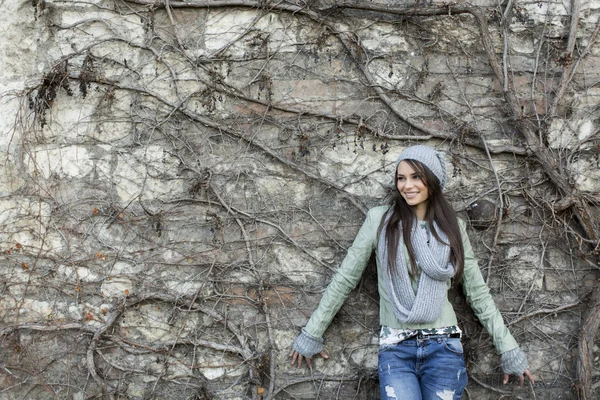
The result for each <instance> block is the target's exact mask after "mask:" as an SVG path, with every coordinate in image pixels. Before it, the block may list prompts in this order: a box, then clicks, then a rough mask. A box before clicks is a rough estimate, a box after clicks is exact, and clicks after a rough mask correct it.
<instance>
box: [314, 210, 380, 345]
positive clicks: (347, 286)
mask: <svg viewBox="0 0 600 400" xmlns="http://www.w3.org/2000/svg"><path fill="white" fill-rule="evenodd" d="M385 210H386V207H376V208H373V209H371V210H369V212H368V213H367V217H366V219H365V222H364V223H363V225H362V227H361V228H360V230H359V231H358V234H357V235H356V238H355V239H354V242H353V243H352V247H350V249H348V253H347V254H346V257H345V258H344V261H342V264H341V265H340V268H339V269H338V270H337V271H336V273H335V274H334V276H333V278H332V279H331V283H330V284H329V285H328V286H327V289H326V290H325V292H324V293H323V297H322V298H321V301H320V303H319V306H318V307H317V309H316V310H315V311H314V312H313V314H312V316H311V317H310V319H309V321H308V323H307V324H306V327H304V331H305V332H306V333H308V334H309V335H311V336H312V337H315V338H321V337H322V336H323V333H325V330H326V329H327V327H328V326H329V324H331V321H332V320H333V317H334V316H335V314H336V313H337V312H338V311H339V309H340V307H341V306H342V304H343V303H344V300H346V298H347V297H348V294H349V293H350V291H351V290H352V289H354V288H355V287H356V285H357V284H358V281H359V280H360V277H361V275H362V273H363V271H364V270H365V267H366V266H367V263H368V261H369V258H370V257H371V253H373V250H374V249H375V245H376V242H377V238H376V236H377V229H378V228H379V223H380V221H381V217H382V216H383V214H384V212H385Z"/></svg>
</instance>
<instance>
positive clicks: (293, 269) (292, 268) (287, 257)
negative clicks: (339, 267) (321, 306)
mask: <svg viewBox="0 0 600 400" xmlns="http://www.w3.org/2000/svg"><path fill="white" fill-rule="evenodd" d="M310 250H311V253H313V254H314V255H315V257H317V258H318V259H321V260H322V259H327V258H331V256H332V254H327V253H331V249H329V248H325V249H310ZM271 251H272V252H273V255H274V257H275V259H274V262H271V263H269V264H270V265H269V266H268V268H269V270H271V271H277V272H278V273H280V274H281V275H283V276H285V277H286V278H287V279H289V280H291V281H292V282H294V283H304V284H315V283H318V282H321V281H322V279H323V272H322V267H321V266H320V265H317V264H316V263H315V261H313V260H312V259H310V258H308V256H307V255H306V254H304V253H302V252H301V251H300V250H297V249H295V248H292V247H287V246H276V245H274V246H272V248H271Z"/></svg>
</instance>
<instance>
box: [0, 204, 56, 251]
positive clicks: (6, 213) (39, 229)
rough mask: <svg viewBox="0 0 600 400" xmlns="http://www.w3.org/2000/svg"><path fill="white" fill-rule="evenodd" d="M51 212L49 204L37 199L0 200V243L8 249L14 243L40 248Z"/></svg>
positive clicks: (42, 244)
mask: <svg viewBox="0 0 600 400" xmlns="http://www.w3.org/2000/svg"><path fill="white" fill-rule="evenodd" d="M51 211H52V206H51V205H50V204H48V203H46V202H43V201H40V200H38V199H33V198H31V199H29V198H22V197H17V198H9V199H4V200H0V227H2V228H3V229H2V230H0V241H3V242H5V243H6V245H7V247H9V248H10V247H11V246H13V245H14V244H15V243H20V244H22V245H23V246H31V247H33V248H42V247H43V246H44V238H45V236H46V235H47V231H46V226H47V224H48V221H49V219H50V214H51ZM32 227H35V228H33V229H32Z"/></svg>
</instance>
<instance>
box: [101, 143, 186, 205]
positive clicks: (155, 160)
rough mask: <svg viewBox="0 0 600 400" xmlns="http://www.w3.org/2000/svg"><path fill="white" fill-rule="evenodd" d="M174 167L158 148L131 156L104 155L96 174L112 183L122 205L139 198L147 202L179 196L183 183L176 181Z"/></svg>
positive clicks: (177, 179)
mask: <svg viewBox="0 0 600 400" xmlns="http://www.w3.org/2000/svg"><path fill="white" fill-rule="evenodd" d="M178 165H179V161H178V160H177V159H176V158H175V157H174V156H172V155H170V154H169V153H168V152H166V151H165V149H163V148H162V147H159V146H147V147H144V148H141V149H138V150H136V151H134V152H133V153H132V154H126V153H124V152H119V153H118V154H108V155H106V156H105V157H102V158H101V159H100V160H99V161H98V162H97V164H96V166H97V171H98V174H99V175H103V176H104V177H106V178H108V179H109V180H110V181H112V182H113V183H114V185H115V190H116V192H117V195H118V196H119V198H120V199H121V201H123V202H125V203H127V202H129V201H130V200H131V199H132V198H134V197H137V196H139V195H143V198H144V200H151V199H154V198H159V197H161V196H167V195H168V196H172V195H173V194H174V193H178V192H181V191H182V190H183V186H182V185H183V182H182V180H181V179H179V178H176V176H177V172H178V171H177V168H178ZM161 177H163V179H161Z"/></svg>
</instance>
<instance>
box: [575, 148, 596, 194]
mask: <svg viewBox="0 0 600 400" xmlns="http://www.w3.org/2000/svg"><path fill="white" fill-rule="evenodd" d="M599 166H600V159H599V158H598V157H597V156H591V157H589V158H579V159H577V160H576V161H575V162H573V164H572V165H571V171H572V174H573V177H574V178H575V184H576V185H577V188H578V189H579V190H581V191H583V192H590V193H597V191H598V185H599V184H600V168H599Z"/></svg>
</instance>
